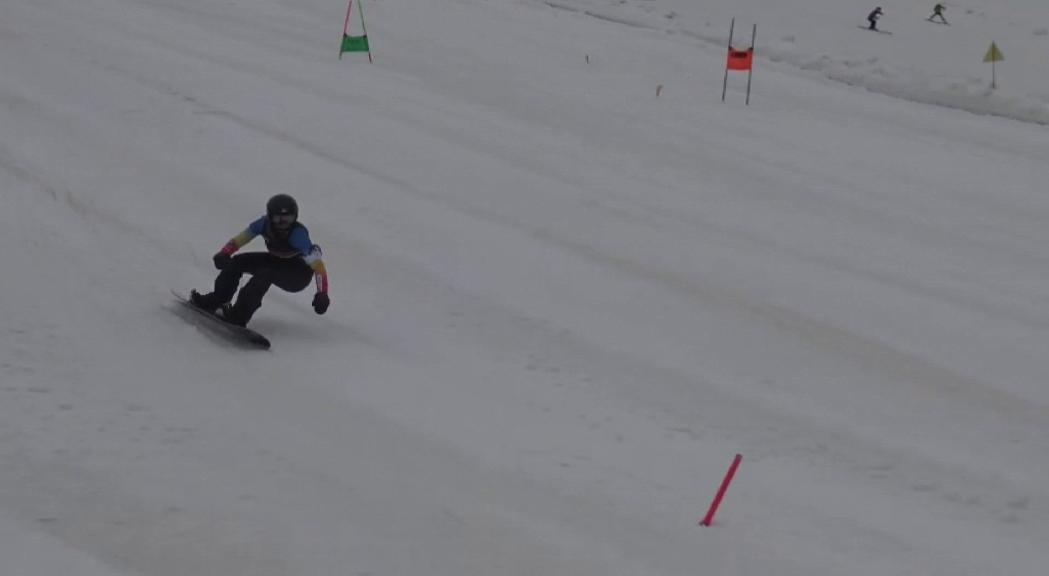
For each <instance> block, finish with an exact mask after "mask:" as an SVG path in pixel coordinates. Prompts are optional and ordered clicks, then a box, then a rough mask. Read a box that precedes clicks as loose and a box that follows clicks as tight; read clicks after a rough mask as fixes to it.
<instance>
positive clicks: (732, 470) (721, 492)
mask: <svg viewBox="0 0 1049 576" xmlns="http://www.w3.org/2000/svg"><path fill="white" fill-rule="evenodd" d="M742 461H743V456H742V455H741V454H736V457H735V458H734V459H733V460H732V466H729V468H728V473H727V474H725V479H724V480H722V481H721V488H718V493H717V495H716V496H714V501H713V502H711V503H710V510H707V515H706V516H705V517H703V520H702V521H701V522H700V525H702V526H710V523H711V522H713V521H714V514H716V513H717V511H718V506H720V505H721V499H722V498H724V497H725V492H726V491H728V485H729V484H731V483H732V477H733V476H735V475H736V469H737V468H739V463H740V462H742Z"/></svg>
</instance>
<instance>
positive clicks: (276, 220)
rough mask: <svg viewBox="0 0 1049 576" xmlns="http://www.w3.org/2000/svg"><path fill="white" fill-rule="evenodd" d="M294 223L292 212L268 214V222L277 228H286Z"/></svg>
mask: <svg viewBox="0 0 1049 576" xmlns="http://www.w3.org/2000/svg"><path fill="white" fill-rule="evenodd" d="M294 223H295V215H294V214H274V215H272V216H270V224H273V227H274V228H276V229H277V230H287V229H289V228H291V225H292V224H294Z"/></svg>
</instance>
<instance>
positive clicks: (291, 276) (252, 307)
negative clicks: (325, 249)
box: [190, 194, 331, 326]
mask: <svg viewBox="0 0 1049 576" xmlns="http://www.w3.org/2000/svg"><path fill="white" fill-rule="evenodd" d="M298 219H299V206H298V204H297V203H296V202H295V199H294V198H292V197H291V196H288V195H287V194H277V195H276V196H274V197H272V198H270V199H269V201H268V202H266V215H265V216H262V217H261V218H259V219H258V220H255V221H254V222H252V223H251V224H250V225H249V226H248V227H247V228H245V229H244V231H243V232H241V233H240V234H237V235H236V236H234V237H233V238H232V239H231V240H230V241H229V242H227V243H226V245H225V246H224V247H223V248H222V250H220V251H219V252H218V253H217V254H215V256H214V257H212V260H213V261H214V262H215V268H217V269H219V270H220V271H221V272H219V275H218V277H217V278H215V290H214V291H213V292H209V293H208V294H199V293H198V292H197V291H196V290H194V291H192V292H191V293H190V300H191V301H192V302H193V304H195V305H196V306H198V307H200V308H202V309H204V310H207V311H209V312H215V311H216V310H218V309H219V308H221V309H222V310H221V316H222V318H223V320H225V321H227V322H229V323H231V324H236V325H238V326H245V325H247V323H248V321H249V320H251V317H252V315H253V314H255V311H256V310H258V309H259V307H261V306H262V298H263V296H265V295H266V291H267V290H269V288H270V286H271V285H276V286H277V287H278V288H280V289H282V290H285V291H287V292H301V291H303V290H305V289H306V287H307V286H309V285H310V282H311V281H312V280H314V279H316V283H317V293H316V294H315V295H314V296H313V310H314V311H315V312H316V313H317V314H324V313H325V312H326V311H327V310H328V306H329V305H330V304H331V301H330V300H329V298H328V273H327V271H326V269H325V267H324V261H323V260H322V259H321V249H320V246H317V245H316V244H314V243H313V242H312V241H310V233H309V231H308V230H307V229H306V227H305V226H303V225H302V224H300V223H299V221H298ZM256 236H262V237H263V239H264V240H265V241H266V249H267V251H266V252H247V253H244V254H238V255H236V256H234V253H235V252H236V251H237V250H239V249H240V248H241V247H243V246H244V245H245V244H247V243H248V242H250V241H251V240H252V239H253V238H255V237H256ZM244 274H249V275H251V279H250V280H248V282H247V283H246V284H245V285H244V288H242V289H241V290H240V295H239V296H237V302H236V304H233V305H232V306H231V305H229V302H231V301H232V300H233V296H234V295H235V294H236V293H237V288H238V286H239V285H240V278H241V276H243V275H244Z"/></svg>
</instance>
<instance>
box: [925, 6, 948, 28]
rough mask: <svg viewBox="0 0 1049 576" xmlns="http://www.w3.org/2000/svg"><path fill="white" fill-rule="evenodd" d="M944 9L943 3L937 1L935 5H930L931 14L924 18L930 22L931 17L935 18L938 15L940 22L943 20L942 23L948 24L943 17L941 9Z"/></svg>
mask: <svg viewBox="0 0 1049 576" xmlns="http://www.w3.org/2000/svg"><path fill="white" fill-rule="evenodd" d="M946 9H947V7H946V6H944V5H943V4H940V3H939V2H937V3H936V5H935V6H933V7H932V15H930V16H929V17H928V18H926V20H928V21H929V22H932V21H933V18H936V17H937V16H939V17H940V22H943V23H944V24H948V25H949V24H950V22H948V21H947V19H946V18H944V17H943V11H944V10H946Z"/></svg>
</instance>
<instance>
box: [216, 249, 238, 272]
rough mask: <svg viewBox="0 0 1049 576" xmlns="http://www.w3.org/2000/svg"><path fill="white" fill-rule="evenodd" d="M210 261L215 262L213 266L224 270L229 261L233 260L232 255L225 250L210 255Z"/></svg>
mask: <svg viewBox="0 0 1049 576" xmlns="http://www.w3.org/2000/svg"><path fill="white" fill-rule="evenodd" d="M211 261H212V262H214V263H215V268H217V269H219V270H225V269H226V267H227V266H229V263H230V262H232V261H233V256H231V255H230V254H227V253H225V252H219V253H218V254H215V255H214V256H212V257H211Z"/></svg>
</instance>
